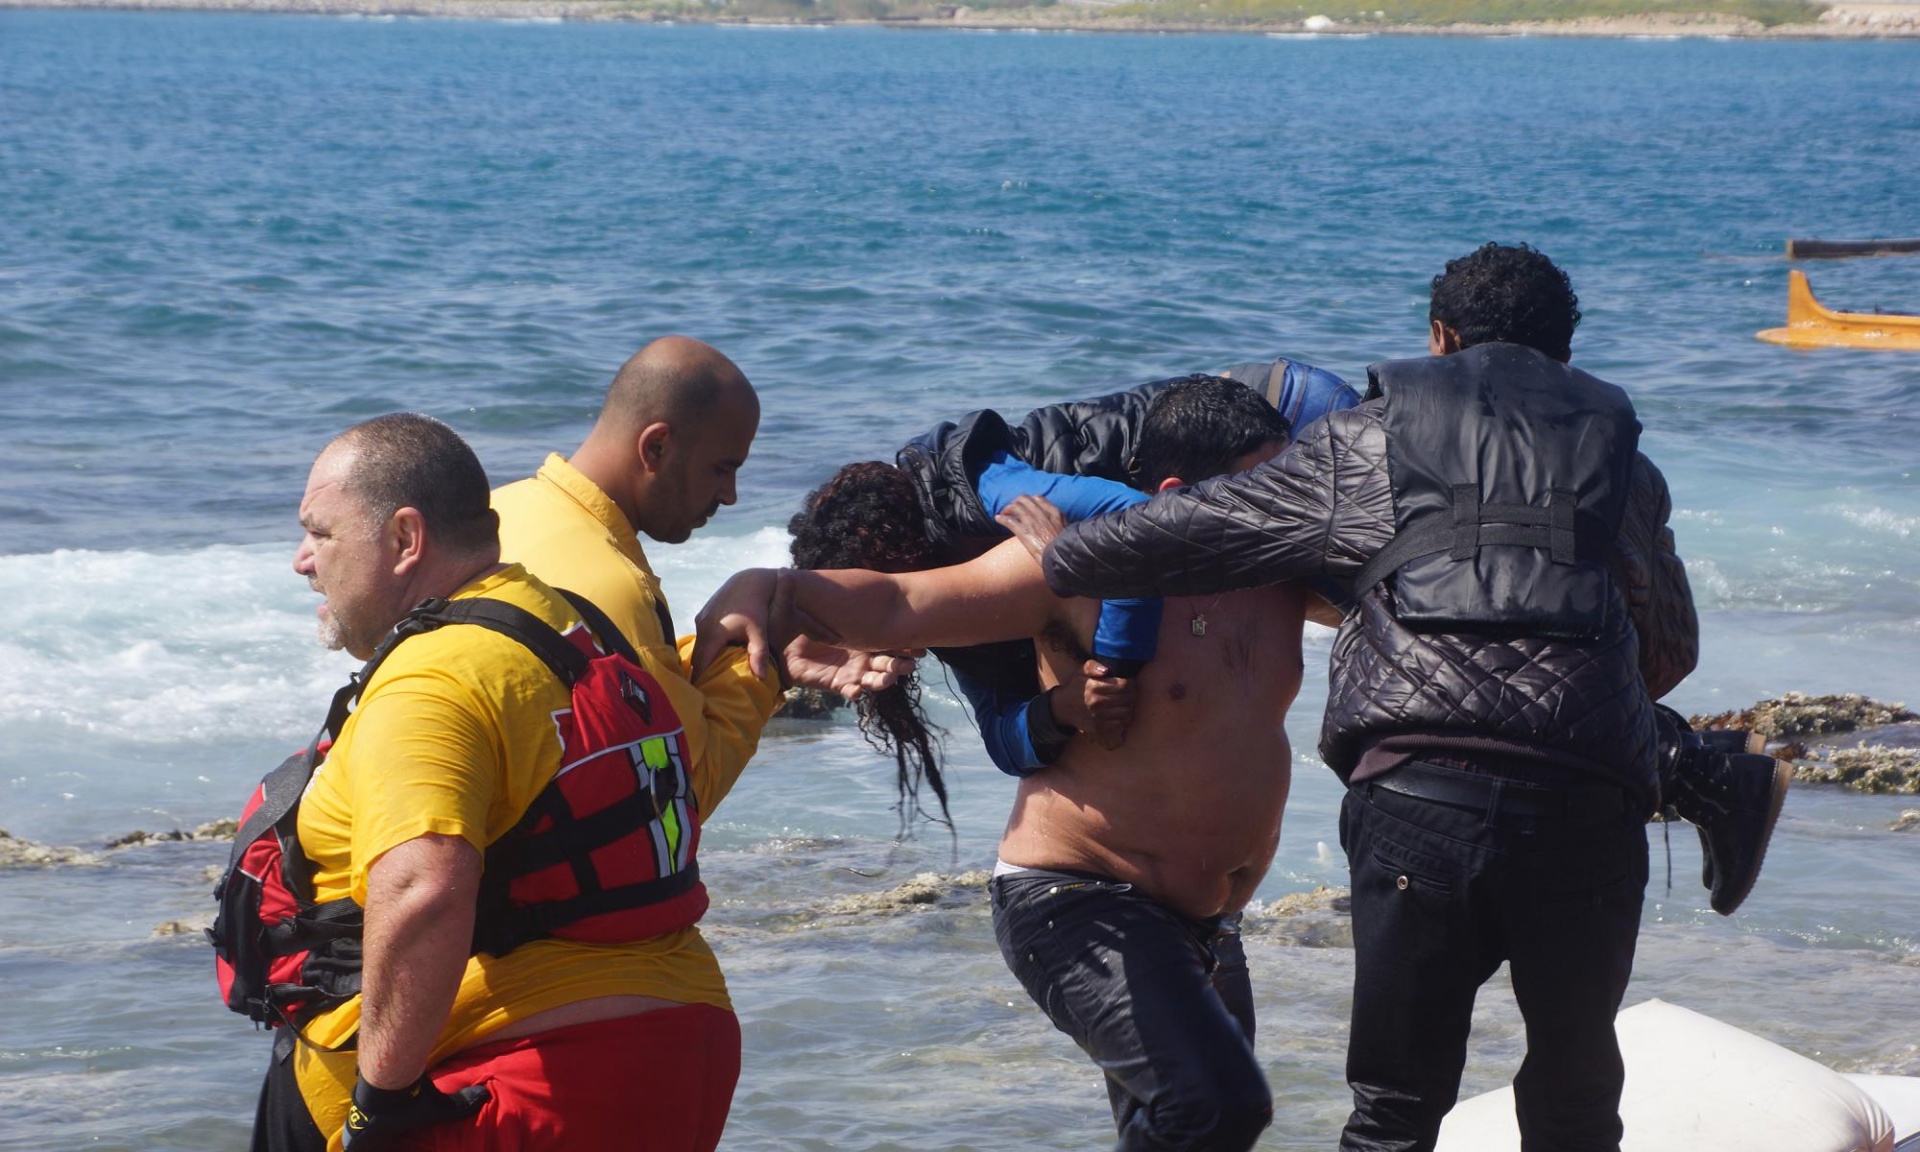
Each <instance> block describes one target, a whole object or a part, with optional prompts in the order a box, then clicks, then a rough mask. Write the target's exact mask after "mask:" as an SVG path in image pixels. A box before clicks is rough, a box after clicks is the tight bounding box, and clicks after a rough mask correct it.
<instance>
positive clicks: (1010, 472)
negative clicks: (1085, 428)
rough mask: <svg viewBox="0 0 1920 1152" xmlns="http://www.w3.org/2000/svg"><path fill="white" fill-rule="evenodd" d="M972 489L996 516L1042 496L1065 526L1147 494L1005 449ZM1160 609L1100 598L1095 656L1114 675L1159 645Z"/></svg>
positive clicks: (1136, 667) (1132, 671) (1126, 672)
mask: <svg viewBox="0 0 1920 1152" xmlns="http://www.w3.org/2000/svg"><path fill="white" fill-rule="evenodd" d="M977 487H978V490H979V493H980V503H981V504H982V505H984V506H985V507H986V509H987V514H988V515H989V516H998V515H999V514H1000V513H1001V512H1002V511H1004V510H1005V509H1006V507H1007V505H1009V504H1011V503H1013V501H1014V499H1015V498H1016V497H1019V496H1044V497H1045V498H1046V499H1048V500H1049V501H1051V502H1052V503H1053V504H1054V506H1055V507H1057V508H1059V509H1060V514H1061V515H1062V516H1065V517H1066V519H1067V522H1068V523H1070V524H1071V523H1075V522H1077V521H1080V520H1090V519H1092V518H1093V517H1095V516H1104V515H1105V514H1107V513H1108V512H1117V511H1119V510H1120V509H1122V508H1131V507H1133V506H1134V505H1136V504H1144V503H1146V502H1147V494H1146V493H1144V492H1141V491H1138V490H1136V489H1133V488H1129V487H1127V486H1126V485H1125V484H1118V483H1115V482H1114V481H1112V480H1102V479H1100V478H1099V477H1097V476H1062V475H1060V474H1058V473H1054V472H1042V471H1040V470H1038V469H1036V468H1034V467H1033V466H1031V465H1029V464H1027V463H1025V462H1024V461H1021V460H1018V459H1016V458H1014V457H1012V456H1010V455H1008V454H1007V453H1005V452H996V453H995V454H994V455H993V456H991V457H989V458H988V461H987V466H986V467H985V468H984V469H982V470H981V472H980V481H979V484H978V486H977ZM1160 613H1161V602H1160V601H1159V600H1158V599H1157V598H1156V599H1148V600H1108V601H1106V602H1104V603H1103V604H1101V605H1100V623H1099V625H1098V627H1096V628H1095V629H1094V633H1093V654H1094V656H1095V657H1097V658H1098V659H1100V660H1102V661H1105V662H1106V663H1107V664H1108V665H1110V666H1111V667H1113V670H1114V672H1115V674H1117V675H1120V676H1135V675H1138V674H1139V672H1140V665H1142V664H1145V663H1146V662H1147V661H1149V660H1151V659H1153V654H1154V652H1155V650H1156V649H1157V648H1158V646H1159V641H1160ZM995 762H996V763H998V761H997V760H996V761H995ZM1002 767H1003V768H1004V765H1003V766H1002Z"/></svg>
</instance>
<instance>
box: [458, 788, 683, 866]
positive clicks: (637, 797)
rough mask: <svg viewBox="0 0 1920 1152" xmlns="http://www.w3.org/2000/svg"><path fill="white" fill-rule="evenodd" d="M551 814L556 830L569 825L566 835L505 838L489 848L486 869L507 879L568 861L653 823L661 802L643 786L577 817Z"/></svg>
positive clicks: (530, 814)
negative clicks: (597, 809) (595, 810)
mask: <svg viewBox="0 0 1920 1152" xmlns="http://www.w3.org/2000/svg"><path fill="white" fill-rule="evenodd" d="M550 795H553V796H556V797H557V796H559V793H558V792H557V791H555V792H553V793H550ZM528 815H529V816H532V815H534V812H533V811H532V810H529V812H528ZM548 815H549V817H550V818H552V819H553V820H554V823H555V825H556V830H557V829H558V827H560V826H564V827H565V828H566V832H567V835H566V836H565V837H564V838H562V837H559V836H553V835H542V836H540V837H538V838H535V839H528V840H513V841H509V840H507V839H505V838H502V839H501V840H500V841H498V842H496V843H494V844H493V845H491V846H489V847H488V848H487V871H488V872H490V873H495V874H497V875H498V876H499V877H500V878H501V879H504V880H516V879H518V878H520V877H522V876H530V875H532V874H533V873H535V872H538V871H541V870H542V869H545V868H551V867H553V866H554V865H555V864H562V863H567V862H569V861H571V860H573V859H574V858H575V857H577V856H582V855H588V854H591V853H592V852H593V850H594V849H596V848H601V847H604V846H606V845H608V844H611V843H613V842H614V841H616V840H618V839H620V838H621V837H622V836H625V835H627V834H628V833H630V832H632V831H633V829H634V828H635V827H638V826H642V825H646V824H650V823H652V822H653V821H654V820H655V819H657V818H658V817H659V815H660V805H659V804H658V803H657V802H656V801H655V800H654V797H653V793H652V791H651V790H647V789H642V790H640V791H636V792H633V793H630V794H629V795H626V796H622V797H621V798H620V799H618V800H616V801H614V802H613V803H611V804H609V805H607V806H606V807H605V808H602V809H600V810H599V811H598V812H595V813H592V814H591V815H588V816H582V817H578V818H575V817H573V816H572V814H571V813H570V812H569V813H567V814H566V815H565V817H564V818H562V817H561V816H560V815H559V814H558V813H555V812H549V813H548ZM583 886H584V885H583Z"/></svg>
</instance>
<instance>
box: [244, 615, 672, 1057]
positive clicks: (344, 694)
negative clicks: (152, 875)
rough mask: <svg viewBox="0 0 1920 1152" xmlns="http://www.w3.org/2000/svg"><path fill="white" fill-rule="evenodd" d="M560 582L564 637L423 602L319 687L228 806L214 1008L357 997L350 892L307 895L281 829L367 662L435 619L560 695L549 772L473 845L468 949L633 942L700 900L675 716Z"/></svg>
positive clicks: (296, 1006) (357, 926) (268, 1020)
mask: <svg viewBox="0 0 1920 1152" xmlns="http://www.w3.org/2000/svg"><path fill="white" fill-rule="evenodd" d="M561 594H562V595H564V596H565V597H566V598H567V599H568V600H569V601H570V602H571V603H572V604H573V606H574V608H575V609H576V610H577V611H578V612H579V613H580V616H581V618H582V619H583V620H585V621H586V624H585V625H584V626H582V627H579V628H574V629H572V630H570V631H569V632H568V633H567V634H566V635H564V636H563V635H561V634H560V633H558V632H556V631H554V629H553V628H551V627H550V626H548V625H547V624H546V623H545V622H543V621H542V620H540V619H539V618H538V617H535V616H533V615H532V614H531V613H528V612H525V611H523V610H521V609H519V608H517V607H514V606H513V605H511V604H506V603H502V602H500V601H497V600H486V599H462V600H453V601H448V600H442V599H432V600H427V601H425V602H423V603H421V604H420V605H419V606H418V607H416V608H414V609H413V610H412V611H411V612H409V613H408V614H407V616H406V617H405V619H403V620H401V622H400V623H399V624H398V625H396V626H395V628H394V630H393V631H392V632H391V633H389V634H388V635H387V637H386V638H385V639H384V640H383V641H382V642H381V644H380V646H379V647H378V648H377V649H376V650H375V651H374V653H373V656H372V658H371V659H369V660H368V661H367V663H366V664H365V666H363V667H362V668H361V669H360V670H359V671H358V672H355V673H354V674H353V676H352V678H351V679H350V680H349V681H348V682H347V684H346V685H345V686H344V687H342V688H341V689H340V690H339V691H338V692H336V693H335V694H334V697H333V703H332V705H331V707H330V708H329V709H328V711H327V719H326V722H325V723H324V724H323V725H322V726H321V729H320V733H319V735H318V736H317V737H316V738H315V740H314V742H313V745H312V746H311V747H310V748H308V749H305V750H303V751H301V752H298V753H296V754H294V755H293V756H290V757H288V758H287V759H286V760H285V761H284V762H282V763H281V765H280V766H279V767H278V768H276V769H274V770H273V771H272V772H271V773H269V774H268V775H267V777H266V779H264V780H263V781H261V783H260V787H259V788H257V789H255V790H254V793H253V795H252V797H250V798H249V800H248V802H247V805H246V808H245V809H244V810H243V812H242V813H241V817H240V829H239V832H238V833H237V834H236V835H235V837H234V845H233V854H232V856H231V858H230V860H229V862H228V866H227V870H226V873H225V874H224V875H223V876H222V877H221V879H220V883H219V886H218V887H216V888H215V889H214V898H215V899H216V900H218V901H219V904H220V908H219V912H218V914H217V915H216V917H215V919H214V923H213V927H212V928H211V929H209V930H208V932H207V935H208V937H209V938H210V939H211V940H212V942H213V947H214V951H215V966H216V970H217V975H218V979H219V983H220V993H221V997H222V999H223V1000H224V1001H225V1002H226V1005H227V1007H228V1008H231V1009H232V1010H233V1011H235V1012H239V1013H242V1014H244V1015H246V1016H248V1017H250V1018H251V1019H253V1020H254V1021H255V1022H256V1023H259V1024H263V1025H266V1026H269V1027H273V1026H277V1025H280V1024H283V1023H284V1024H288V1025H290V1026H292V1027H293V1028H294V1029H296V1030H297V1029H298V1027H299V1026H300V1025H301V1024H303V1023H304V1022H305V1021H307V1020H308V1019H310V1018H312V1017H313V1016H315V1015H317V1014H319V1013H321V1012H324V1011H326V1010H327V1009H329V1008H332V1007H335V1006H337V1005H339V1004H341V1003H344V1002H345V1001H347V1000H349V999H351V998H352V997H353V996H355V995H357V994H358V993H359V991H360V964H361V955H360V938H361V931H362V928H363V924H364V912H363V910H362V909H361V907H360V906H359V905H358V904H356V903H355V902H354V901H353V900H351V899H349V898H341V899H337V900H330V901H327V902H325V903H317V902H316V901H315V900H314V894H313V871H314V869H313V865H312V863H311V862H310V861H309V860H308V859H307V857H306V855H305V853H303V852H302V851H301V849H300V844H299V838H298V831H297V826H298V821H299V813H300V798H301V796H302V795H303V794H304V793H305V791H306V788H307V784H308V782H309V781H310V780H311V779H312V778H313V773H314V771H315V770H316V769H317V768H318V767H319V765H320V763H321V761H323V760H324V759H325V757H326V754H327V750H328V749H329V748H330V747H331V744H332V742H333V740H334V739H335V738H336V737H337V736H338V735H339V733H340V729H341V728H342V726H344V725H345V723H346V721H347V717H348V715H349V714H350V712H351V709H352V708H353V706H354V703H355V702H356V701H357V700H358V699H359V698H360V694H361V692H363V691H364V690H365V688H366V685H367V683H368V682H369V681H370V680H371V679H372V678H373V674H374V671H375V669H377V668H378V667H379V666H380V664H381V662H382V661H384V660H385V659H386V658H387V656H388V655H389V654H391V653H392V651H393V649H394V648H395V647H396V646H397V645H399V644H400V643H401V642H403V641H404V640H406V639H407V638H408V637H410V636H415V635H418V634H420V633H422V632H427V631H431V630H433V629H435V628H438V627H441V626H443V625H447V624H476V625H479V626H481V627H484V628H490V629H492V630H494V631H496V632H500V633H502V634H504V635H506V636H509V637H512V638H513V639H514V640H516V641H518V642H520V643H521V644H523V645H524V646H526V647H527V649H528V650H530V651H531V652H533V654H534V655H536V656H538V657H539V658H540V660H541V661H542V662H543V663H544V664H546V665H547V667H548V668H550V669H552V670H553V672H554V674H555V675H557V676H558V677H560V679H561V681H562V682H563V683H565V684H566V685H567V686H568V689H569V690H570V692H571V695H572V700H571V706H570V707H569V708H567V709H564V710H562V711H559V712H556V713H554V715H553V720H554V723H555V725H556V727H557V728H558V731H559V735H560V740H561V748H562V751H561V758H560V769H559V771H558V772H557V773H555V775H554V778H553V780H552V781H551V782H549V783H548V785H547V786H546V788H544V789H543V790H542V791H541V792H540V794H539V795H538V796H536V797H535V798H534V800H533V802H532V804H530V805H529V806H528V808H527V810H526V812H525V813H524V814H523V815H522V816H521V818H520V819H519V821H517V822H516V823H515V824H514V826H513V828H512V829H510V830H509V831H508V832H507V833H506V834H505V835H504V836H502V837H500V839H499V840H497V841H495V842H494V843H493V844H491V845H489V846H488V848H487V851H486V855H485V858H484V867H483V871H482V873H481V881H480V897H479V907H478V909H477V915H476V917H475V922H474V939H473V951H474V953H475V954H479V953H482V952H484V953H488V954H490V955H494V956H504V955H506V954H507V953H508V952H511V951H512V950H513V949H515V948H517V947H519V946H520V945H522V944H524V943H527V942H528V941H531V940H539V939H543V938H546V937H549V936H552V937H560V938H563V939H570V940H583V941H590V942H594V943H625V942H631V941H637V940H645V939H650V938H652V937H655V936H659V935H662V934H664V933H667V932H671V931H674V930H677V929H680V928H684V927H686V926H688V925H690V924H693V923H695V922H697V921H698V920H699V919H700V917H701V916H702V915H704V914H705V912H706V910H707V890H706V887H705V885H703V884H702V883H701V882H700V870H699V864H698V861H697V858H696V853H697V852H698V849H699V843H700V816H699V810H698V804H697V800H696V798H695V796H694V792H693V782H692V777H691V774H690V766H691V761H690V757H689V755H688V752H687V744H686V734H685V732H684V730H683V729H682V727H681V724H680V719H679V716H678V714H677V713H676V712H675V710H674V707H673V705H672V703H671V702H670V701H669V700H668V699H667V695H666V693H665V692H664V691H662V690H661V688H660V685H659V682H658V681H656V680H655V679H654V678H653V676H652V675H651V674H650V673H648V672H647V671H646V670H645V669H644V668H642V667H641V665H640V662H639V659H638V658H637V657H636V656H635V655H634V652H633V650H632V648H631V647H630V646H629V645H628V644H627V641H626V639H625V637H623V636H622V635H621V634H620V632H619V630H618V629H617V628H615V627H614V626H613V624H612V622H611V621H609V620H608V619H607V618H606V616H605V614H603V613H602V612H601V611H600V610H599V609H598V608H596V607H594V605H593V604H591V603H589V602H588V601H587V600H585V599H584V598H582V597H579V596H576V595H574V594H573V593H570V592H565V591H562V592H561ZM596 637H597V638H598V640H599V643H598V644H596V642H595V640H596Z"/></svg>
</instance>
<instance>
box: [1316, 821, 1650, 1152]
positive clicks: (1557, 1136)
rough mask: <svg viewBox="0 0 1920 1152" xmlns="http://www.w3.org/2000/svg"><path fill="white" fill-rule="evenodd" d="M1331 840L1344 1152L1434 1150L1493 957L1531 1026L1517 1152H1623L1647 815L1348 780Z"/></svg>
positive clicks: (1519, 1098)
mask: <svg viewBox="0 0 1920 1152" xmlns="http://www.w3.org/2000/svg"><path fill="white" fill-rule="evenodd" d="M1340 842H1341V844H1342V845H1343V846H1344V847H1345V848H1346V850H1347V862H1348V864H1349V866H1350V867H1351V868H1352V872H1353V940H1354V950H1355V973H1354V986H1353V1035H1352V1039H1351V1041H1350V1043H1349V1047H1348V1050H1347V1081H1348V1083H1350V1084H1351V1085H1352V1086H1353V1102H1354V1107H1353V1115H1352V1117H1351V1118H1350V1119H1348V1121H1347V1127H1346V1131H1345V1132H1344V1133H1343V1134H1342V1135H1341V1138H1340V1147H1341V1149H1343V1152H1387V1150H1392V1152H1404V1150H1414V1149H1421V1150H1424V1149H1430V1148H1432V1147H1433V1145H1434V1141H1435V1139H1436V1137H1437V1135H1438V1133H1439V1131H1440V1119H1441V1117H1443V1116H1445V1115H1446V1113H1447V1111H1448V1110H1449V1109H1451V1108H1452V1107H1453V1104H1454V1101H1455V1100H1456V1099H1457V1097H1458V1095H1459V1091H1460V1072H1461V1069H1462V1068H1463V1067H1464V1066H1465V1064H1466V1055H1467V1033H1468V1031H1469V1029H1470V1028H1471V1025H1472V1016H1473V1000H1474V995H1475V993H1476V992H1477V991H1478V990H1479V988H1480V985H1481V984H1483V983H1485V982H1486V980H1487V978H1488V977H1490V976H1492V975H1493V973H1494V972H1495V970H1497V969H1498V968H1499V967H1500V963H1501V961H1503V960H1504V961H1506V962H1507V964H1508V967H1509V971H1510V974H1511V976H1512V979H1513V995H1514V999H1515V1000H1516V1001H1518V1002H1519V1006H1520V1014H1521V1016H1522V1018H1523V1019H1524V1020H1525V1022H1526V1033H1527V1056H1526V1059H1525V1061H1524V1062H1523V1063H1522V1064H1521V1066H1520V1073H1519V1075H1517V1076H1515V1077H1514V1081H1513V1090H1514V1100H1515V1106H1516V1110H1517V1112H1518V1114H1519V1121H1520V1139H1521V1147H1522V1148H1523V1149H1525V1150H1526V1152H1549V1150H1551V1152H1575V1150H1578V1152H1587V1150H1596V1152H1617V1150H1618V1149H1619V1147H1620V1135H1621V1127H1620V1114H1619V1108H1620V1088H1621V1084H1622V1082H1623V1080H1624V1079H1625V1069H1624V1067H1623V1065H1622V1063H1621V1060H1620V1046H1619V1042H1618V1041H1617V1040H1616V1039H1615V1037H1614V1032H1613V1017H1614V1014H1615V1013H1616V1012H1618V1011H1619V1008H1620V999H1621V997H1622V996H1624V995H1625V994H1626V989H1627V980H1628V977H1629V976H1631V975H1632V972H1633V948H1634V941H1635V938H1636V937H1637V936H1638V935H1639V931H1640V903H1641V899H1642V897H1643V896H1644V894H1645V892H1646V887H1647V833H1646V825H1645V822H1644V815H1643V814H1642V813H1640V812H1639V811H1638V810H1637V809H1636V808H1634V807H1633V806H1632V805H1628V806H1627V811H1626V812H1622V813H1616V814H1612V815H1606V816H1593V817H1583V816H1569V815H1560V816H1525V815H1516V814H1512V813H1500V812H1496V813H1491V814H1490V813H1489V812H1487V811H1485V810H1480V811H1469V810H1467V809H1465V808H1463V807H1454V806H1452V805H1449V804H1443V803H1438V802H1434V801H1429V800H1420V799H1415V798H1413V797H1409V796H1403V795H1400V794H1398V793H1395V792H1390V791H1387V790H1386V789H1384V788H1381V787H1378V786H1376V785H1368V784H1359V785H1356V786H1354V788H1353V789H1352V790H1350V791H1349V792H1348V793H1347V797H1346V801H1345V803H1344V804H1343V805H1342V806H1341V810H1340Z"/></svg>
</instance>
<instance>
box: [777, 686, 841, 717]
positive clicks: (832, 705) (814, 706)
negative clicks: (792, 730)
mask: <svg viewBox="0 0 1920 1152" xmlns="http://www.w3.org/2000/svg"><path fill="white" fill-rule="evenodd" d="M846 706H847V700H846V698H845V697H843V696H841V695H840V694H838V693H836V692H824V691H822V690H820V689H818V688H789V689H787V698H786V700H785V701H783V702H782V703H781V705H780V707H778V708H776V709H774V712H773V714H774V715H775V716H782V717H785V718H786V719H788V720H825V719H827V718H828V717H830V716H832V715H833V714H834V713H835V712H838V711H839V710H840V709H842V708H845V707H846Z"/></svg>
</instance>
